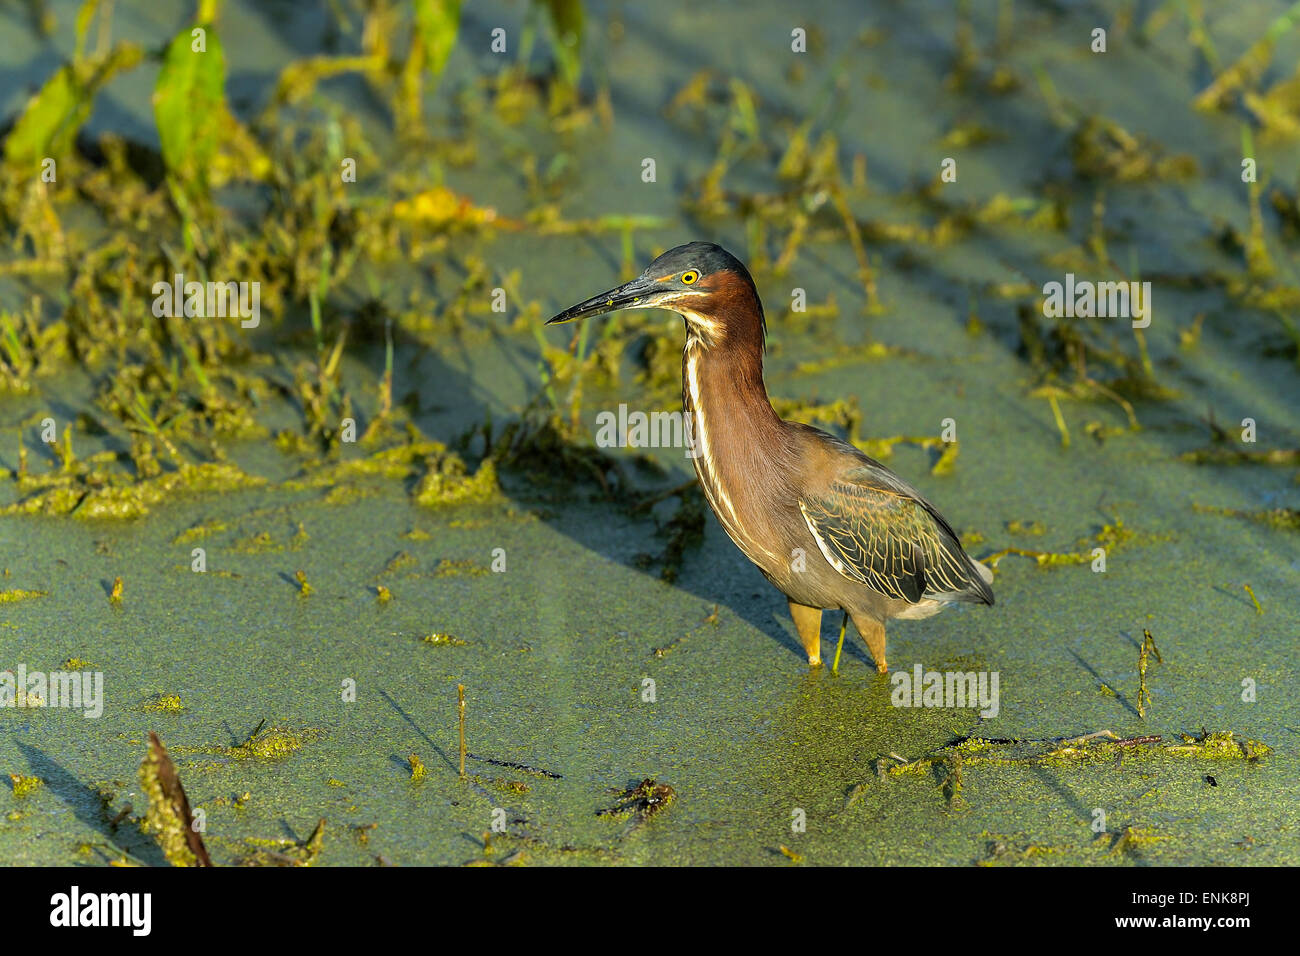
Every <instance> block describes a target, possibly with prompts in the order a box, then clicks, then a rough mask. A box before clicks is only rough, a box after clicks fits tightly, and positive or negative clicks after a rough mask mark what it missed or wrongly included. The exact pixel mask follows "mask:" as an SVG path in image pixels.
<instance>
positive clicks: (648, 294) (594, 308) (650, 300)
mask: <svg viewBox="0 0 1300 956" xmlns="http://www.w3.org/2000/svg"><path fill="white" fill-rule="evenodd" d="M662 291H663V290H662V289H661V288H656V287H655V283H654V282H653V281H651V280H649V279H646V278H645V277H644V276H637V277H636V278H635V279H633V280H632V281H631V282H625V283H624V284H623V285H621V286H619V287H618V288H616V289H610V290H609V291H608V292H602V293H601V294H600V295H593V296H592V297H591V298H590V299H587V300H586V301H584V302H579V303H578V304H577V305H575V306H572V307H570V308H567V309H565V310H564V311H563V312H561V313H560V314H559V315H556V316H554V317H552V318H549V319H547V320H546V324H547V325H559V324H560V323H561V322H573V321H574V320H576V319H587V318H591V316H593V315H604V314H605V313H606V312H617V311H618V310H619V309H653V308H654V307H655V302H656V300H657V299H658V298H659V296H658V293H660V292H662Z"/></svg>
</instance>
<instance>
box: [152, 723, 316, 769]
mask: <svg viewBox="0 0 1300 956" xmlns="http://www.w3.org/2000/svg"><path fill="white" fill-rule="evenodd" d="M265 723H266V721H262V723H260V724H258V725H257V728H256V729H255V730H254V731H253V733H251V734H250V735H249V736H248V739H247V740H245V741H244V742H243V743H241V744H238V745H236V746H234V747H223V746H205V747H176V748H175V750H176V752H177V753H185V754H218V755H220V756H223V757H232V758H234V759H235V760H282V759H284V758H285V757H287V756H289V755H290V754H292V753H294V752H296V751H298V750H301V749H302V747H303V745H304V744H307V743H309V742H310V741H312V740H317V739H319V738H320V737H323V736H325V732H324V731H323V730H316V729H314V728H308V729H304V730H290V729H288V728H286V727H267V728H266V729H265V730H263V729H262V728H263V726H264V725H265Z"/></svg>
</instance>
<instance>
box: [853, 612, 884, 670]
mask: <svg viewBox="0 0 1300 956" xmlns="http://www.w3.org/2000/svg"><path fill="white" fill-rule="evenodd" d="M853 625H854V627H856V628H857V629H858V633H859V634H861V635H862V640H863V643H865V644H866V645H867V650H868V651H870V652H871V658H872V660H874V661H875V662H876V670H877V671H878V672H879V673H881V674H883V673H885V672H886V671H888V670H889V665H888V664H887V663H885V622H884V621H877V620H876V619H875V618H873V617H866V616H863V617H857V616H855V617H854V618H853Z"/></svg>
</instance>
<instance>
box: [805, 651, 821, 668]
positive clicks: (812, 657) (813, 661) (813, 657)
mask: <svg viewBox="0 0 1300 956" xmlns="http://www.w3.org/2000/svg"><path fill="white" fill-rule="evenodd" d="M808 666H809V667H821V666H822V656H821V655H820V654H809V655H808Z"/></svg>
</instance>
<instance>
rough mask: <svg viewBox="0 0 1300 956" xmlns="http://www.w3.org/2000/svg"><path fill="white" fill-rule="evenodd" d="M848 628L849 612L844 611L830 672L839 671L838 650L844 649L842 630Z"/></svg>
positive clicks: (837, 672)
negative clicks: (838, 640)
mask: <svg viewBox="0 0 1300 956" xmlns="http://www.w3.org/2000/svg"><path fill="white" fill-rule="evenodd" d="M848 629H849V612H848V611H845V612H844V617H843V618H842V619H841V620H840V642H839V643H838V644H836V645H835V662H834V663H833V664H831V673H832V674H839V672H840V651H842V650H844V632H845V631H847V630H848Z"/></svg>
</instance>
